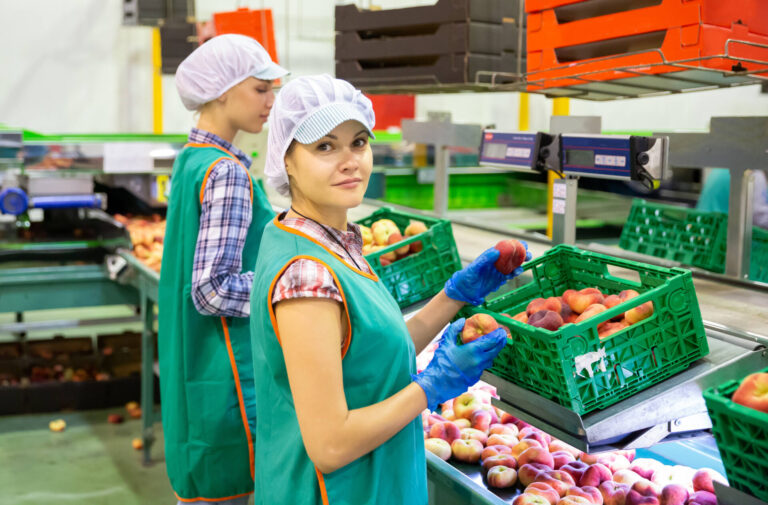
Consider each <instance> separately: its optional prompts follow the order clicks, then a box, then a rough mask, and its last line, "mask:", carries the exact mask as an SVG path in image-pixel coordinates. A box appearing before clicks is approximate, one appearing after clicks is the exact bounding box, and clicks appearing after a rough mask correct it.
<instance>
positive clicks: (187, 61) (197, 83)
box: [176, 34, 288, 110]
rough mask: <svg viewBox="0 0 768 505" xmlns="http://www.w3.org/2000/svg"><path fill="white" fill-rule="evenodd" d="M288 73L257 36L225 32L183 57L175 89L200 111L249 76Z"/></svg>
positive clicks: (271, 77)
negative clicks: (203, 106) (273, 59)
mask: <svg viewBox="0 0 768 505" xmlns="http://www.w3.org/2000/svg"><path fill="white" fill-rule="evenodd" d="M287 74H288V71H287V70H286V69H284V68H283V67H281V66H280V65H278V64H277V63H275V62H273V61H272V59H271V58H270V57H269V53H268V52H267V51H266V50H265V49H264V48H263V47H262V46H261V44H259V43H258V42H256V40H255V39H253V38H251V37H246V36H245V35H237V34H226V35H219V36H217V37H213V38H212V39H210V40H209V41H207V42H205V43H204V44H203V45H202V46H200V47H198V48H197V49H195V50H194V51H192V53H191V54H190V55H189V56H187V57H186V58H184V61H182V62H181V64H180V65H179V68H178V69H177V70H176V89H177V90H178V91H179V96H181V101H182V102H183V103H184V107H186V108H187V109H189V110H197V109H199V108H200V107H201V106H202V105H204V104H206V103H208V102H210V101H211V100H215V99H217V98H218V97H220V96H221V95H223V94H224V93H226V92H227V91H228V90H229V89H230V88H232V87H233V86H235V85H237V84H240V83H241V82H243V81H244V80H246V79H247V78H249V77H255V78H257V79H262V80H265V81H272V80H275V79H279V78H280V77H283V76H285V75H287Z"/></svg>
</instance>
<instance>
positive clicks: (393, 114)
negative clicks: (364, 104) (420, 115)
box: [366, 95, 416, 130]
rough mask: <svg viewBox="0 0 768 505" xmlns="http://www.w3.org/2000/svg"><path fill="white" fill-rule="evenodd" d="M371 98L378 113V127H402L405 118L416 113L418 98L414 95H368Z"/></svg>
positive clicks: (410, 117) (374, 109)
mask: <svg viewBox="0 0 768 505" xmlns="http://www.w3.org/2000/svg"><path fill="white" fill-rule="evenodd" d="M366 96H367V97H368V98H370V99H371V102H372V104H373V111H374V112H375V113H376V129H378V130H386V129H387V128H390V127H397V128H400V124H401V123H402V121H403V119H413V118H414V117H415V115H416V98H415V97H414V96H413V95H366Z"/></svg>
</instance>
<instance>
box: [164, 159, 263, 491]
mask: <svg viewBox="0 0 768 505" xmlns="http://www.w3.org/2000/svg"><path fill="white" fill-rule="evenodd" d="M222 158H232V159H234V160H235V161H237V162H238V164H240V165H242V164H241V163H240V162H239V161H238V160H237V158H236V157H235V156H234V155H232V154H231V153H229V152H227V151H226V150H224V149H222V148H219V147H217V146H213V145H209V144H190V145H187V146H185V148H184V149H183V150H182V151H181V152H180V153H179V156H178V157H177V158H176V162H175V163H174V166H173V175H172V186H171V194H170V198H169V203H168V215H167V219H168V220H167V223H166V231H165V240H164V242H163V245H164V247H163V263H162V269H161V272H160V285H159V293H158V294H159V303H158V312H159V336H158V359H159V362H160V392H161V406H162V414H163V434H164V437H165V460H166V466H167V469H168V477H169V478H170V481H171V486H172V487H173V490H174V491H175V492H176V495H177V497H178V498H179V499H180V500H182V501H194V500H222V499H226V498H232V497H236V496H239V495H244V494H248V493H252V492H253V467H254V462H253V457H254V455H253V443H252V433H253V432H254V431H255V427H256V412H255V392H254V385H253V364H252V361H251V360H252V358H251V355H252V352H251V341H250V327H249V324H248V320H249V318H247V317H246V318H236V317H217V316H204V315H202V314H200V313H199V312H198V311H197V309H196V308H195V306H194V303H193V302H192V296H191V284H192V264H193V261H194V255H195V246H196V244H197V235H198V230H199V228H200V203H201V201H202V199H203V193H202V192H203V188H205V181H206V179H207V178H208V175H209V173H210V170H211V168H212V167H213V166H214V165H216V163H218V162H219V161H220V160H221V159H222ZM242 169H243V170H247V169H246V168H245V166H243V168H242ZM249 177H250V175H249ZM251 190H252V193H251V200H252V203H253V217H252V220H251V225H250V227H249V228H248V235H247V237H246V241H245V247H244V248H243V256H242V260H243V267H242V271H243V272H248V271H252V270H253V267H254V266H255V264H256V257H257V256H258V250H259V243H260V242H261V234H262V231H263V230H264V226H265V225H266V224H267V223H268V222H269V221H270V219H271V218H272V217H273V216H274V212H272V207H271V206H270V205H269V202H267V199H266V196H265V195H264V192H263V191H262V190H261V189H260V188H259V187H258V186H256V185H255V184H254V183H253V179H251Z"/></svg>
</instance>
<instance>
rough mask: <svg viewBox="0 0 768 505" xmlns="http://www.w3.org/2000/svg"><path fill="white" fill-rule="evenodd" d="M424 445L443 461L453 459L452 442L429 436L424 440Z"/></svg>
mask: <svg viewBox="0 0 768 505" xmlns="http://www.w3.org/2000/svg"><path fill="white" fill-rule="evenodd" d="M424 447H425V448H426V449H427V450H428V451H429V452H431V453H432V454H434V455H435V456H437V457H438V458H440V459H442V460H443V461H448V460H449V459H451V453H452V451H451V444H450V443H448V442H446V441H445V440H443V439H442V438H428V439H426V440H425V441H424Z"/></svg>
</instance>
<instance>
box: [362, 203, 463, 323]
mask: <svg viewBox="0 0 768 505" xmlns="http://www.w3.org/2000/svg"><path fill="white" fill-rule="evenodd" d="M379 219H391V220H392V221H394V222H395V224H396V225H397V227H398V228H399V229H400V232H401V233H403V232H404V231H405V228H406V227H407V226H408V223H409V222H410V221H411V220H416V221H421V222H423V223H424V224H425V225H427V231H425V232H424V233H420V234H418V235H414V236H413V237H406V238H405V240H403V241H402V242H398V243H397V244H393V245H391V246H388V247H385V248H384V249H381V250H379V251H376V252H375V253H371V254H368V255H366V256H365V259H366V260H368V263H370V264H371V267H373V270H374V271H375V272H376V275H378V276H379V278H380V279H381V281H382V282H383V283H384V285H385V286H387V288H388V289H389V292H390V293H392V296H393V297H394V298H395V300H396V301H397V303H398V305H399V306H400V307H401V308H402V307H407V306H409V305H412V304H414V303H416V302H420V301H422V300H424V299H426V298H429V297H431V296H434V295H436V294H437V293H439V292H440V290H441V289H443V285H444V284H445V281H447V280H448V279H449V278H450V276H451V275H453V273H454V272H455V271H457V270H459V269H461V260H460V259H459V251H458V250H457V249H456V241H455V240H454V238H453V229H452V228H451V222H450V221H448V220H446V219H436V218H432V217H426V216H418V215H416V214H410V213H408V212H401V211H396V210H394V209H392V208H389V207H383V208H381V209H379V210H377V211H376V212H374V213H373V214H371V215H370V216H368V217H366V218H365V219H361V220H359V221H357V223H358V224H362V225H365V226H369V227H370V226H371V225H372V224H373V223H374V222H376V221H378V220H379ZM419 241H421V243H422V245H423V249H422V250H421V251H420V252H418V253H415V254H411V255H409V256H406V257H405V258H401V259H399V260H397V261H394V262H393V263H391V264H389V265H387V266H382V264H381V260H380V257H381V255H382V254H386V253H388V252H390V251H394V250H395V249H397V248H399V247H402V246H403V245H405V244H410V243H412V242H419Z"/></svg>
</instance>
